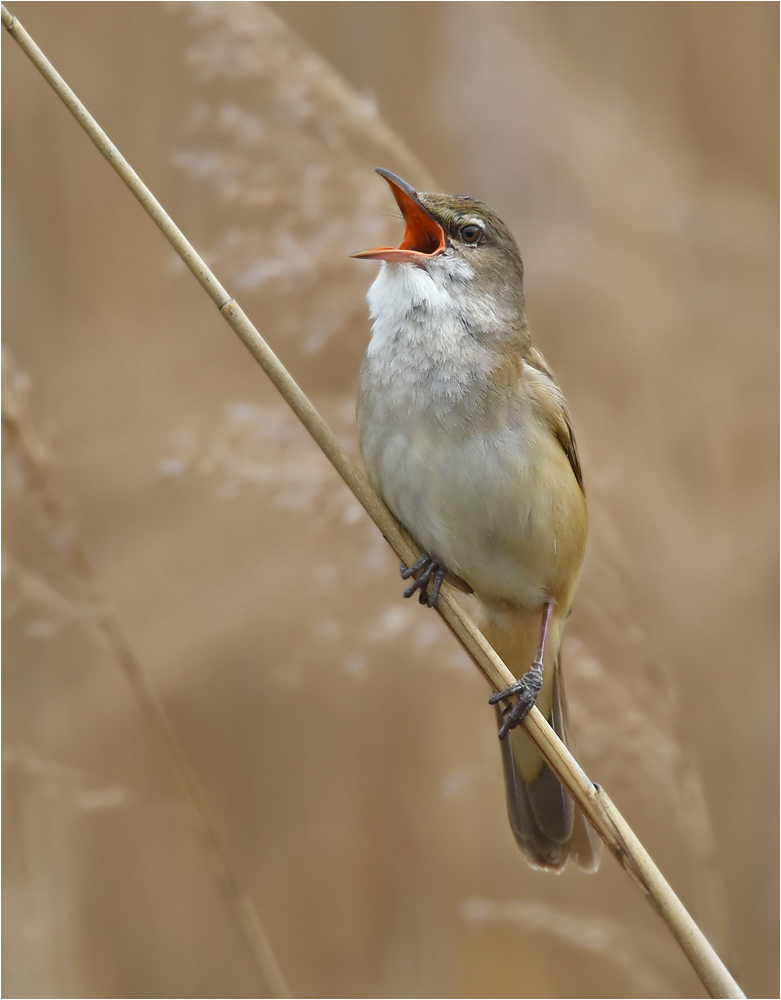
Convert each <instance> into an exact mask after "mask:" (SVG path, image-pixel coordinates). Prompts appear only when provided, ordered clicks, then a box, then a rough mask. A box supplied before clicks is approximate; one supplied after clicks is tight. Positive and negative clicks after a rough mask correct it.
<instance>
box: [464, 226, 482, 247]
mask: <svg viewBox="0 0 781 1000" xmlns="http://www.w3.org/2000/svg"><path fill="white" fill-rule="evenodd" d="M459 235H460V236H461V239H462V240H463V241H464V243H479V242H480V240H481V239H482V238H483V229H482V226H476V225H474V223H470V224H469V225H468V226H462V227H461V228H460V229H459Z"/></svg>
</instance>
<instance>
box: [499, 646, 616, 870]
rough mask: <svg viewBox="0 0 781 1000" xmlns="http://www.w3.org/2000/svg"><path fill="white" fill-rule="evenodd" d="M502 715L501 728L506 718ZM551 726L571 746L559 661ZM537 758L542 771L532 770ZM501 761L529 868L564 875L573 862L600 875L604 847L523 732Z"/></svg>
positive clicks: (513, 736)
mask: <svg viewBox="0 0 781 1000" xmlns="http://www.w3.org/2000/svg"><path fill="white" fill-rule="evenodd" d="M497 714H498V719H499V723H500V724H501V713H497ZM549 722H550V724H551V725H552V726H553V729H554V730H555V732H556V733H557V735H558V736H559V737H560V738H561V739H562V740H563V741H564V742H565V743H568V742H569V733H568V725H567V708H566V702H565V700H564V689H563V684H562V680H561V671H560V668H559V662H558V659H557V660H556V664H555V670H554V676H553V698H552V706H551V717H550V719H549ZM536 758H539V761H538V764H539V762H541V766H537V767H534V766H530V764H531V762H533V761H534V760H535V759H536ZM502 759H503V763H504V777H505V788H506V792H507V811H508V814H509V817H510V826H511V828H512V831H513V834H514V835H515V839H516V840H517V841H518V844H519V846H520V848H521V850H522V851H523V852H524V854H525V855H526V858H527V860H528V861H529V863H530V864H531V865H532V866H533V867H534V868H542V869H546V870H547V871H556V872H560V871H562V869H563V868H564V866H565V865H566V863H567V860H568V859H569V858H572V860H573V861H574V862H575V864H576V865H577V866H578V868H580V869H581V870H582V871H586V872H594V871H596V870H597V868H598V867H599V861H600V857H601V842H600V841H599V839H598V838H597V837H596V835H595V834H594V832H593V831H592V830H591V827H590V826H589V824H588V822H587V821H586V819H585V817H584V816H583V814H582V812H581V811H580V810H579V809H578V807H577V806H576V805H575V804H574V802H573V801H572V798H571V797H570V795H569V793H568V792H567V791H565V789H564V787H563V786H562V784H561V782H560V781H559V779H558V778H557V777H556V775H555V774H554V773H553V771H552V770H551V769H550V767H548V765H547V764H546V763H544V761H543V759H542V755H541V754H540V753H539V751H538V750H537V747H536V745H535V744H534V741H533V740H532V739H531V737H530V736H529V735H528V733H526V731H525V730H524V729H523V728H522V727H519V728H518V729H514V730H513V731H512V732H511V733H510V734H509V735H508V737H507V739H505V740H503V741H502ZM535 772H536V773H535Z"/></svg>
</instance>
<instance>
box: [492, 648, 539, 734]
mask: <svg viewBox="0 0 781 1000" xmlns="http://www.w3.org/2000/svg"><path fill="white" fill-rule="evenodd" d="M542 680H543V675H542V662H541V661H539V662H538V661H537V660H535V661H534V663H532V665H531V666H530V667H529V669H528V670H527V671H526V673H525V674H524V675H523V677H521V679H520V680H517V681H516V682H515V684H511V685H510V687H508V688H505V689H504V691H499V692H498V693H497V694H494V695H491V697H490V698H489V699H488V704H489V705H495V704H496V703H497V702H499V701H504V700H505V699H506V698H512V697H517V699H518V700H517V701H516V702H514V703H513V704H512V705H510V706H509V708H506V709H505V710H504V712H503V713H502V725H501V728H500V729H499V739H500V740H503V739H504V738H505V736H507V734H508V733H509V732H510V730H511V729H515V728H516V726H520V724H521V723H522V722H523V720H524V719H525V718H526V716H527V715H528V714H529V712H530V711H531V708H532V705H534V703H535V701H536V700H537V695H538V694H539V693H540V691H541V689H542Z"/></svg>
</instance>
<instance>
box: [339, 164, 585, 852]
mask: <svg viewBox="0 0 781 1000" xmlns="http://www.w3.org/2000/svg"><path fill="white" fill-rule="evenodd" d="M377 173H379V174H380V175H381V176H382V177H383V178H384V179H385V180H386V181H387V182H388V184H389V185H390V188H391V191H392V192H393V195H394V197H395V199H396V202H397V204H398V206H399V208H400V209H401V212H402V215H403V217H404V222H405V230H404V238H403V239H402V241H401V243H400V244H399V246H398V247H395V248H394V247H377V248H375V249H373V250H363V251H361V252H360V253H357V254H354V256H355V257H359V258H363V259H366V260H378V261H381V262H382V264H381V266H380V271H379V274H378V276H377V278H376V280H375V281H374V283H373V284H372V286H371V288H370V290H369V293H368V301H369V307H370V314H371V318H372V319H373V326H372V336H371V340H370V343H369V346H368V349H367V351H366V356H365V357H364V360H363V364H362V365H361V372H360V379H359V390H358V405H357V415H358V432H359V436H360V447H361V454H362V456H363V461H364V466H365V468H366V472H367V475H368V477H369V481H370V482H371V484H372V486H373V488H374V489H375V490H376V492H377V493H378V494H379V495H380V497H382V499H383V500H384V502H385V503H386V505H387V506H388V507H389V508H390V510H391V511H392V512H393V514H394V515H395V516H396V517H397V518H398V520H399V521H400V522H401V523H402V524H403V525H404V526H405V527H406V528H407V530H408V531H409V533H410V534H411V535H412V537H413V538H414V539H415V541H416V542H417V543H418V545H419V546H420V548H421V550H422V552H423V555H422V556H421V558H420V559H419V560H418V561H417V562H416V563H415V564H414V565H413V566H411V567H406V568H404V567H402V576H404V577H405V579H409V578H410V577H413V578H414V579H413V582H412V583H411V584H410V586H408V588H407V589H406V590H405V592H404V596H405V597H411V596H412V595H413V594H414V593H415V592H416V591H418V592H419V598H420V600H421V602H423V603H427V604H429V605H433V604H434V603H436V600H437V598H438V596H439V592H440V588H441V585H442V582H443V580H444V579H446V578H449V579H451V580H454V581H455V582H456V583H457V585H459V584H460V586H461V587H462V589H471V590H472V591H474V593H475V595H476V597H477V599H478V603H479V612H478V624H479V625H480V627H481V628H482V630H483V632H484V634H485V636H486V638H487V639H488V641H489V642H490V643H491V645H492V646H493V647H494V649H496V651H497V653H499V655H500V656H501V657H502V659H503V660H504V661H505V663H507V665H508V666H509V667H510V669H513V670H514V672H515V673H516V676H519V675H521V674H523V676H522V677H521V679H520V680H519V681H518V682H517V683H516V684H515V685H513V687H511V688H508V689H507V690H505V691H502V692H499V693H498V694H496V695H494V696H493V697H492V698H491V703H492V704H496V705H497V716H498V721H499V736H500V739H501V746H502V758H503V762H504V768H505V785H506V791H507V803H508V812H509V816H510V825H511V827H512V830H513V833H514V834H515V837H516V840H517V841H518V843H519V845H520V846H521V848H522V850H523V852H524V853H525V855H526V857H527V859H528V861H529V862H530V863H531V864H532V865H533V866H534V867H537V868H543V869H548V870H552V871H560V870H561V869H562V868H563V867H564V866H565V864H566V862H567V859H568V858H570V857H571V858H572V859H573V860H574V861H575V862H576V864H577V865H578V867H580V868H582V869H583V870H585V871H595V870H596V868H597V866H598V864H599V850H598V847H599V842H598V841H597V840H596V838H594V836H593V834H591V832H590V829H589V827H588V824H587V823H586V820H585V818H584V817H583V815H582V814H581V813H580V812H579V810H578V809H577V808H576V807H575V805H574V804H573V802H572V800H571V798H570V796H569V795H568V793H567V792H566V791H565V790H564V789H563V787H562V786H561V784H560V783H559V781H558V779H557V778H556V776H555V775H554V774H553V772H552V771H551V770H550V768H549V767H548V765H547V764H546V763H545V760H544V758H543V757H542V755H541V754H540V752H539V750H538V749H537V747H536V746H535V744H534V743H533V741H532V740H531V738H530V737H529V736H528V735H527V733H526V732H525V730H524V729H523V727H522V726H519V723H520V722H521V721H522V719H523V718H524V717H525V715H526V714H527V713H528V711H529V709H530V707H531V705H532V704H534V703H535V700H536V704H537V706H538V708H539V709H540V711H541V712H542V713H543V715H544V716H545V717H546V718H547V719H548V721H549V722H550V723H551V725H552V726H553V727H554V729H555V730H556V732H557V733H558V734H559V736H560V737H561V738H562V739H563V740H565V742H566V740H567V713H566V705H565V701H564V689H563V686H562V678H561V663H560V649H561V640H562V634H563V631H564V625H565V622H566V620H567V616H568V615H569V613H570V610H571V607H572V601H573V597H574V595H575V589H576V587H577V583H578V577H579V575H580V568H581V564H582V562H583V555H584V551H585V547H586V533H587V514H586V497H585V493H584V489H583V477H582V475H581V469H580V462H579V460H578V452H577V448H576V447H575V438H574V435H573V433H572V425H571V423H570V417H569V411H568V409H567V403H566V401H565V399H564V396H563V394H562V391H561V389H560V388H559V386H558V384H557V382H556V380H555V378H554V376H553V373H552V372H551V370H550V368H549V367H548V365H547V364H546V362H545V359H544V358H543V356H542V355H541V354H540V352H539V351H538V350H537V349H536V348H535V347H534V346H533V345H532V342H531V338H530V336H529V330H528V326H527V322H526V313H525V306H524V294H523V264H522V262H521V256H520V253H519V251H518V246H517V244H516V242H515V240H514V239H513V237H512V235H511V233H510V232H509V230H508V229H507V227H506V226H505V224H504V223H503V222H502V221H501V219H499V218H498V217H497V215H496V214H495V213H494V212H492V211H491V209H490V208H488V207H487V206H486V205H484V204H482V203H481V202H479V201H475V200H474V199H473V198H469V197H466V196H463V195H450V194H423V193H419V192H417V191H416V190H415V189H414V188H413V187H411V186H410V185H409V184H408V183H407V182H406V181H404V180H402V179H401V178H400V177H397V176H396V175H395V174H392V173H391V172H390V171H389V170H384V169H381V168H378V169H377Z"/></svg>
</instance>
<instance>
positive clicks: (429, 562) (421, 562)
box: [401, 552, 447, 608]
mask: <svg viewBox="0 0 781 1000" xmlns="http://www.w3.org/2000/svg"><path fill="white" fill-rule="evenodd" d="M416 574H417V575H416ZM411 576H412V577H415V579H414V580H413V582H412V583H411V584H410V585H409V587H407V589H406V590H405V591H404V596H405V597H412V595H413V594H414V593H415V591H416V590H419V591H420V594H419V595H418V600H419V601H420V603H421V604H425V605H426V606H427V607H429V608H433V607H434V605H435V604H436V603H437V599H438V597H439V592H440V590H441V589H442V581H443V580H444V579H445V577H446V576H447V570H446V569H445V567H444V566H440V564H439V563H438V562H437V561H436V559H433V558H432V557H431V556H430V555H428V554H427V553H425V552H424V553H423V555H422V556H420V558H419V559H418V560H417V561H416V562H414V563H413V564H412V565H411V566H405V565H404V563H402V564H401V578H402V580H409V578H410V577H411ZM432 579H433V581H434V582H433V584H432V587H431V590H430V591H429V590H428V584H429V581H431V580H432Z"/></svg>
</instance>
